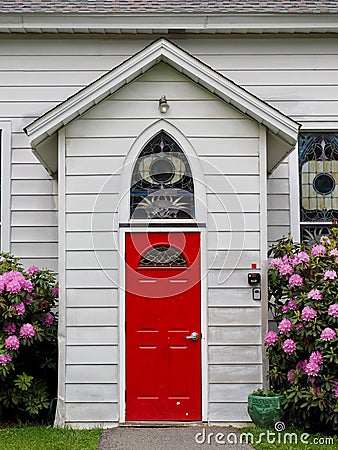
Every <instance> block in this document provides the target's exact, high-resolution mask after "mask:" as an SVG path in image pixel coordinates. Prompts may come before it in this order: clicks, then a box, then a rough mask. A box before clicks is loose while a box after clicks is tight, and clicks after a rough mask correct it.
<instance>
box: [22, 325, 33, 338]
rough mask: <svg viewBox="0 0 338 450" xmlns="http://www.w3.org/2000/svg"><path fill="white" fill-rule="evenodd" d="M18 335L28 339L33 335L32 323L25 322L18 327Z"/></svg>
mask: <svg viewBox="0 0 338 450" xmlns="http://www.w3.org/2000/svg"><path fill="white" fill-rule="evenodd" d="M20 336H21V337H22V338H24V339H29V338H32V337H33V336H35V329H34V327H33V325H32V324H30V323H25V324H24V325H22V327H21V328H20Z"/></svg>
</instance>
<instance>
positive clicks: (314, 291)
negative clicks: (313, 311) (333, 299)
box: [307, 289, 323, 300]
mask: <svg viewBox="0 0 338 450" xmlns="http://www.w3.org/2000/svg"><path fill="white" fill-rule="evenodd" d="M307 298H313V299H314V300H321V299H322V298H323V296H322V294H321V293H320V291H319V290H318V289H312V290H311V291H310V292H309V293H308V294H307Z"/></svg>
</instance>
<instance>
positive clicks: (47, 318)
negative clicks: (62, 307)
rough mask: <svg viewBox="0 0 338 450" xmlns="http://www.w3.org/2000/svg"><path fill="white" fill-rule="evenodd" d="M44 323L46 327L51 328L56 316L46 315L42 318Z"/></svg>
mask: <svg viewBox="0 0 338 450" xmlns="http://www.w3.org/2000/svg"><path fill="white" fill-rule="evenodd" d="M42 323H43V325H44V326H45V327H50V326H51V325H53V323H54V316H53V314H51V313H48V314H46V315H45V316H43V318H42Z"/></svg>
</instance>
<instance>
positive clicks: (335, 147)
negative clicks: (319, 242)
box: [298, 132, 338, 240]
mask: <svg viewBox="0 0 338 450" xmlns="http://www.w3.org/2000/svg"><path fill="white" fill-rule="evenodd" d="M298 147H299V182H300V220H301V222H302V225H301V237H302V239H304V240H313V239H315V240H316V239H317V238H318V236H319V235H320V234H327V232H328V230H329V228H330V223H331V221H332V220H333V219H337V218H338V133H325V132H322V133H301V134H300V137H299V145H298Z"/></svg>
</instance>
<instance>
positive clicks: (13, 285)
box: [6, 280, 21, 294]
mask: <svg viewBox="0 0 338 450" xmlns="http://www.w3.org/2000/svg"><path fill="white" fill-rule="evenodd" d="M6 290H7V291H8V292H9V293H11V294H17V293H18V292H20V291H21V284H20V283H19V282H18V281H17V280H12V281H9V282H8V283H7V286H6Z"/></svg>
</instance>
